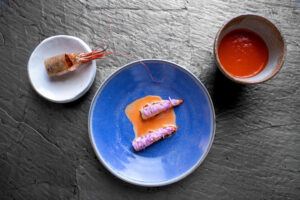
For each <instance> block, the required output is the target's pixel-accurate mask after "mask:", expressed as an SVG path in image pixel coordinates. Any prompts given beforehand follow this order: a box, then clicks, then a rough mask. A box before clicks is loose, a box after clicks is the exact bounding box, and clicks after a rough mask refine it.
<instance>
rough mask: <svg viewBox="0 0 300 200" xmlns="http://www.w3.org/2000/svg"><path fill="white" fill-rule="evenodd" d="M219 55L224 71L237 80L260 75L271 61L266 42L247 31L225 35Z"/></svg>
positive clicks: (236, 31) (237, 31) (241, 30)
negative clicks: (269, 60)
mask: <svg viewBox="0 0 300 200" xmlns="http://www.w3.org/2000/svg"><path fill="white" fill-rule="evenodd" d="M218 54H219V60H220V62H221V64H222V66H223V67H224V69H225V70H226V71H227V72H228V73H230V74H231V75H232V76H235V77H237V78H250V77H253V76H255V75H257V74H259V73H260V72H261V71H262V70H263V69H264V67H265V66H266V64H267V62H268V59H269V52H268V47H267V45H266V44H265V42H264V40H263V39H262V38H261V37H260V36H259V35H257V34H256V33H254V32H253V31H250V30H247V29H237V30H234V31H231V32H229V33H228V34H227V35H225V37H224V38H223V39H222V41H221V43H220V46H219V49H218Z"/></svg>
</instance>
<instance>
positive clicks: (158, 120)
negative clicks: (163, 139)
mask: <svg viewBox="0 0 300 200" xmlns="http://www.w3.org/2000/svg"><path fill="white" fill-rule="evenodd" d="M161 100H162V99H161V98H160V97H159V96H150V95H149V96H146V97H143V98H140V99H137V100H135V101H134V102H132V103H131V104H129V105H127V106H126V109H125V114H126V116H127V117H128V119H129V120H130V121H131V123H132V125H133V130H134V133H135V135H136V137H139V136H142V135H145V134H146V133H147V132H148V131H149V130H156V129H159V128H163V127H164V126H166V125H174V126H176V116H175V113H174V110H173V108H171V109H169V110H167V111H165V112H162V113H160V114H159V115H157V116H154V117H152V118H150V119H147V120H143V119H142V117H141V114H140V109H141V108H142V107H143V106H144V105H146V104H147V103H153V102H155V101H161Z"/></svg>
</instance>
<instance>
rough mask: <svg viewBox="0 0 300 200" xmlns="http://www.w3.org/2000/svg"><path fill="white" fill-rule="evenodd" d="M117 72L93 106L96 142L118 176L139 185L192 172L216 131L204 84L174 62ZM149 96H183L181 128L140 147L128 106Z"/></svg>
mask: <svg viewBox="0 0 300 200" xmlns="http://www.w3.org/2000/svg"><path fill="white" fill-rule="evenodd" d="M144 63H145V64H146V65H147V66H148V68H149V69H150V71H151V73H152V75H153V77H154V78H155V79H157V80H162V81H161V82H154V81H152V79H151V78H150V76H149V74H148V73H147V70H146V69H145V67H144V66H143V65H142V64H141V63H139V62H136V63H133V64H130V65H129V66H126V67H124V68H123V69H121V70H120V71H118V72H117V73H116V74H114V75H113V76H112V77H111V78H110V79H109V80H108V81H107V82H106V84H104V86H103V87H102V88H100V90H99V91H98V92H97V94H96V96H95V98H94V101H93V103H92V106H91V110H90V122H89V123H90V124H89V126H90V127H89V128H90V134H91V139H92V143H93V145H94V148H95V150H96V153H97V154H98V157H99V158H100V160H101V161H102V163H103V164H104V165H105V166H106V167H107V168H108V169H109V170H110V171H111V172H113V173H114V174H115V175H117V176H118V177H120V178H122V179H123V180H127V181H129V182H131V183H136V184H142V185H143V184H150V185H151V184H153V185H156V184H157V185H159V184H161V183H165V182H168V181H172V180H175V179H180V177H181V176H185V175H187V173H189V172H190V171H191V170H192V169H193V168H194V167H195V166H196V165H197V164H199V163H200V161H201V159H202V157H203V156H204V155H206V153H207V151H208V150H209V147H210V145H211V142H212V139H213V135H214V113H213V112H214V111H213V108H212V105H211V102H210V99H209V97H208V96H207V95H208V94H207V92H206V90H205V89H204V87H203V86H202V85H201V84H200V83H199V81H198V80H197V79H195V78H194V77H193V76H192V75H190V74H189V73H188V72H187V71H186V70H184V69H182V68H181V67H178V66H177V65H175V64H172V63H169V62H164V61H157V60H149V61H144ZM146 95H157V96H161V97H162V98H163V99H168V97H171V98H178V99H184V103H183V104H182V105H180V106H178V107H176V108H175V109H174V111H175V113H176V122H177V125H178V126H179V127H180V128H179V129H178V131H177V132H176V133H175V134H174V135H173V136H172V137H170V138H167V139H164V140H162V141H159V142H157V143H156V144H153V145H152V146H150V147H148V148H147V149H145V150H144V151H141V152H135V151H134V150H133V148H132V146H131V142H132V140H133V139H134V132H133V127H132V124H131V122H130V121H129V120H128V118H127V117H126V114H125V107H126V106H127V105H128V104H130V103H131V102H133V101H134V100H136V99H138V98H141V97H144V96H146Z"/></svg>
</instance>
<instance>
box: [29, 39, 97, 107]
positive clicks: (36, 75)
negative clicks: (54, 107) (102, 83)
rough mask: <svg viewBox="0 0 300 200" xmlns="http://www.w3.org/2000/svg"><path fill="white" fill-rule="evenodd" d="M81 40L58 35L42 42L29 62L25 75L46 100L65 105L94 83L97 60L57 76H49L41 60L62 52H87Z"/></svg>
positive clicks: (87, 49) (86, 47)
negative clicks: (26, 74)
mask: <svg viewBox="0 0 300 200" xmlns="http://www.w3.org/2000/svg"><path fill="white" fill-rule="evenodd" d="M90 51H91V49H90V47H89V46H88V45H87V44H86V43H85V42H83V41H82V40H81V39H79V38H76V37H73V36H67V35H58V36H53V37H50V38H47V39H45V40H44V41H42V42H41V43H40V44H39V45H38V46H37V47H36V48H35V50H34V51H33V53H32V54H31V56H30V58H29V61H28V66H27V68H28V76H29V80H30V83H31V85H32V87H33V88H34V90H35V91H36V92H37V93H38V94H39V95H41V96H42V97H44V98H46V99H47V100H49V101H52V102H56V103H67V102H71V101H74V100H76V99H78V98H79V97H81V96H82V95H84V94H85V93H86V92H87V91H88V90H89V89H90V87H91V85H92V83H93V82H94V79H95V75H96V61H91V62H88V63H86V64H84V65H82V66H81V67H80V68H79V69H77V70H75V71H73V72H69V73H67V74H64V75H62V76H57V77H49V76H48V74H47V72H46V69H45V65H44V60H45V59H46V58H49V57H52V56H56V55H59V54H63V53H75V52H78V53H79V52H90Z"/></svg>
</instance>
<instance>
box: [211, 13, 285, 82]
mask: <svg viewBox="0 0 300 200" xmlns="http://www.w3.org/2000/svg"><path fill="white" fill-rule="evenodd" d="M241 17H257V18H260V19H261V20H263V21H264V22H265V23H267V24H269V25H270V26H271V28H272V29H273V30H274V31H275V32H276V33H277V35H278V38H279V40H281V42H282V44H283V46H282V55H280V58H279V61H278V62H277V65H276V67H275V69H274V70H273V71H272V72H271V73H270V74H269V75H267V76H266V77H265V78H263V79H261V80H258V81H249V80H247V79H240V78H237V77H235V76H233V75H231V74H230V73H229V72H227V71H226V70H225V69H224V67H223V65H222V64H221V62H220V60H219V54H218V47H219V46H218V41H219V40H220V34H221V33H222V32H223V31H224V29H225V28H227V27H228V26H230V23H231V22H232V21H234V20H236V19H238V18H241ZM257 34H258V33H257ZM258 35H259V34H258ZM213 49H214V57H215V62H216V64H217V66H218V68H219V70H220V71H221V72H222V73H223V74H224V75H225V76H226V77H227V78H229V79H230V80H232V81H234V82H236V83H240V84H245V85H253V84H258V83H263V82H265V81H268V80H270V79H271V78H273V77H274V76H275V75H276V74H277V73H278V72H279V71H280V70H281V68H282V66H283V64H284V61H285V58H286V42H285V39H284V37H283V35H282V34H281V31H280V29H279V28H278V27H277V26H276V25H275V23H274V22H273V20H271V19H269V18H267V17H265V16H263V15H261V14H255V13H242V14H237V15H234V16H233V17H231V18H229V19H228V20H226V21H225V22H224V23H223V24H222V26H221V28H220V29H219V31H218V32H217V34H216V36H215V39H214V44H213Z"/></svg>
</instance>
